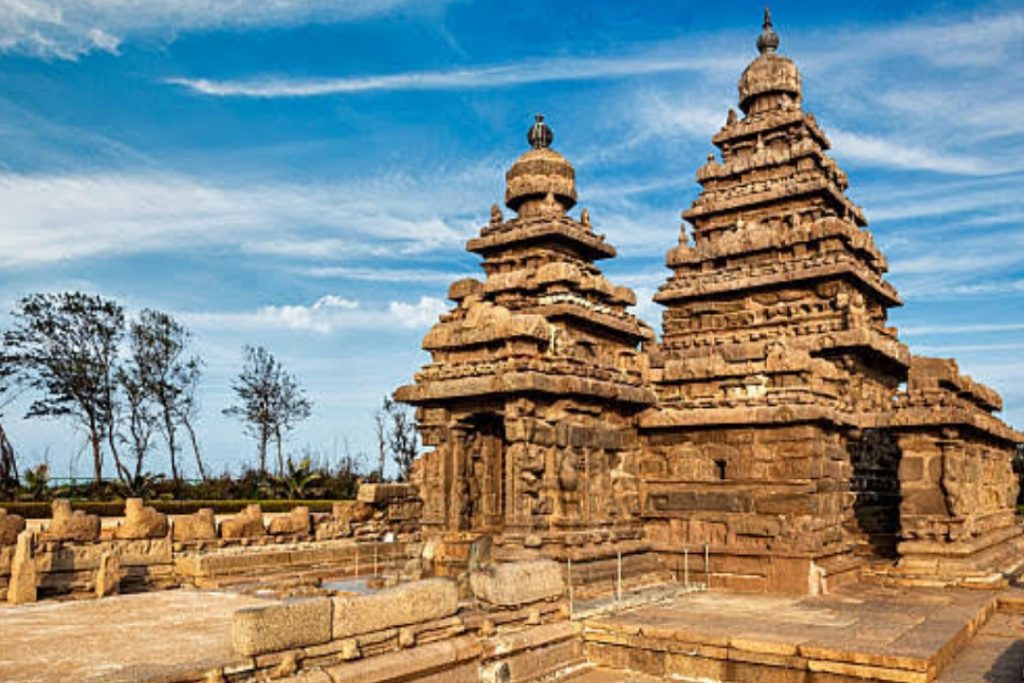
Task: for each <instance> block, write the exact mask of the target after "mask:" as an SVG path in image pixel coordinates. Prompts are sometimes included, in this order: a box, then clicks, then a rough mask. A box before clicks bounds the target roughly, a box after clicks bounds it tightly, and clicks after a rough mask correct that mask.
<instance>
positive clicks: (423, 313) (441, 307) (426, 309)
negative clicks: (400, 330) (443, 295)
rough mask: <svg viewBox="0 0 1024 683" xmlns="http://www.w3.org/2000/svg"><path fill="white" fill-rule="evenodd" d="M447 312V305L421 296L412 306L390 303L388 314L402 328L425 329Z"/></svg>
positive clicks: (432, 298)
mask: <svg viewBox="0 0 1024 683" xmlns="http://www.w3.org/2000/svg"><path fill="white" fill-rule="evenodd" d="M447 310H448V306H447V304H445V302H444V301H442V300H441V299H438V298H436V297H432V296H421V297H420V300H419V301H417V302H416V303H414V304H407V303H404V302H401V301H392V302H391V303H390V304H389V305H388V312H389V313H390V314H391V315H392V316H393V317H394V318H395V319H396V320H397V321H398V322H399V324H400V325H402V327H411V328H416V327H426V326H427V325H430V324H432V323H433V322H434V321H436V320H437V318H438V316H440V315H441V314H442V313H444V312H445V311H447Z"/></svg>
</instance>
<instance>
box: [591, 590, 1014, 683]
mask: <svg viewBox="0 0 1024 683" xmlns="http://www.w3.org/2000/svg"><path fill="white" fill-rule="evenodd" d="M1000 598H1001V596H1000V594H998V593H995V592H991V591H970V590H959V591H957V590H939V589H934V590H924V589H915V590H913V591H907V590H902V589H894V588H884V587H878V586H865V585H855V586H850V587H848V588H845V589H843V590H840V591H838V592H837V593H835V594H832V595H828V596H814V597H794V598H788V597H773V596H763V595H738V594H730V593H717V592H711V593H704V594H693V595H689V596H683V597H680V598H677V599H674V600H672V601H669V602H665V603H661V604H656V605H648V606H644V607H640V608H637V609H633V610H628V611H624V612H620V613H617V614H614V615H609V616H602V617H594V618H591V619H588V620H586V622H585V630H584V639H585V641H586V646H585V650H586V654H587V658H588V660H589V661H590V662H592V663H593V664H596V665H598V666H604V667H608V668H612V669H618V670H620V671H635V672H638V673H642V674H646V675H650V676H658V677H664V678H665V679H666V680H668V679H671V680H679V679H682V680H711V681H730V682H733V681H738V682H745V681H771V682H772V683H791V682H792V683H797V682H799V683H805V682H808V681H813V682H814V683H863V682H864V681H893V682H900V683H929V682H930V681H935V680H936V679H937V678H938V677H939V676H941V678H938V680H940V681H943V682H944V683H945V682H946V681H950V682H951V681H956V682H957V683H974V682H975V681H977V682H978V683H981V682H985V683H1002V682H1003V681H1004V680H1007V681H1009V680H1012V681H1014V682H1015V683H1016V682H1017V681H1019V680H1020V675H1021V667H1020V666H1019V665H1017V659H1019V658H1020V656H1019V655H1020V653H1019V652H1018V650H1019V649H1020V648H1019V646H1018V645H1016V644H1015V642H1016V641H1015V639H1014V638H1015V637H1016V638H1019V637H1021V636H1022V635H1024V630H1022V628H1021V626H1022V621H1024V619H1022V617H1021V615H1020V614H1019V613H1017V612H1012V611H1004V612H1000V613H998V614H997V613H996V610H997V609H999V608H1002V609H1004V610H1010V609H1017V608H1018V603H1017V600H1016V598H1014V597H1012V596H1011V595H1009V594H1003V596H1002V598H1003V599H1002V600H1001V599H1000ZM992 629H996V630H995V631H993V632H992V633H990V632H989V631H990V630H992ZM1007 633H1014V634H1016V636H1015V637H1011V636H1008V635H1007ZM976 634H977V637H975V636H976ZM972 638H973V640H972ZM965 646H966V647H965ZM997 650H998V651H997ZM958 655H960V657H959V658H958ZM1011 660H1012V661H1011ZM958 671H959V672H960V673H956V672H958ZM1000 671H1013V677H1011V678H1000V677H993V676H996V675H997V674H998V673H999V672H1000ZM968 672H969V673H968ZM623 675H627V674H623ZM628 675H633V674H628ZM950 675H952V676H953V677H952V678H950V677H949V676H950ZM595 680H598V679H595Z"/></svg>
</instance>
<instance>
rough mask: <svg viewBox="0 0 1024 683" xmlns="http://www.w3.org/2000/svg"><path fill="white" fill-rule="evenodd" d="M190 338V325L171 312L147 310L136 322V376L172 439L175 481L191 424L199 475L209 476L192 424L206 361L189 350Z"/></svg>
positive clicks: (167, 438) (169, 444) (169, 443)
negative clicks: (182, 438)
mask: <svg viewBox="0 0 1024 683" xmlns="http://www.w3.org/2000/svg"><path fill="white" fill-rule="evenodd" d="M190 341H191V334H189V332H188V330H187V329H185V327H184V326H183V325H181V323H179V322H178V321H176V320H175V319H174V318H173V317H171V316H170V315H168V314H167V313H162V312H160V311H154V310H151V309H145V310H143V311H142V312H141V313H139V317H138V319H137V320H135V321H133V322H132V324H131V329H130V343H131V359H132V366H133V368H134V372H135V376H134V379H135V380H136V381H137V382H138V383H139V385H140V387H141V390H142V392H143V398H144V399H150V400H152V402H153V403H154V404H155V405H156V406H157V411H156V412H157V413H158V416H159V428H160V431H161V433H162V434H163V437H164V440H165V441H166V443H167V452H168V455H169V457H170V465H171V477H172V478H173V479H174V480H175V481H178V480H179V479H180V478H181V471H180V469H181V468H180V462H179V458H178V454H179V451H180V450H181V447H180V445H179V441H178V427H179V426H183V427H185V429H186V431H187V432H188V433H189V436H190V438H191V441H192V451H193V454H194V455H195V460H196V469H197V470H198V471H199V476H200V477H202V478H203V479H206V469H205V467H204V466H203V459H202V457H201V455H200V453H199V444H198V440H197V439H196V436H195V430H194V429H193V426H192V425H193V419H194V417H195V412H196V388H197V387H198V385H199V379H200V376H201V375H202V360H201V359H200V358H199V357H198V356H195V355H191V354H189V353H188V346H189V343H190Z"/></svg>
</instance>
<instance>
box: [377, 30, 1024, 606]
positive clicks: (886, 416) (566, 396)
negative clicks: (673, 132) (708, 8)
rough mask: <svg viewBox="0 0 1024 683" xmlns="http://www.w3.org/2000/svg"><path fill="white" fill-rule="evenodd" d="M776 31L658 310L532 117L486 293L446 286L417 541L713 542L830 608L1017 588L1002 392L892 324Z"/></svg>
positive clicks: (721, 575)
mask: <svg viewBox="0 0 1024 683" xmlns="http://www.w3.org/2000/svg"><path fill="white" fill-rule="evenodd" d="M778 45H779V37H778V35H777V34H776V33H775V31H774V30H773V29H772V25H771V21H770V17H768V16H766V19H765V24H764V31H763V32H762V33H761V35H760V37H759V38H758V40H757V47H758V51H759V53H760V54H759V56H758V57H757V58H756V59H755V60H754V61H753V62H752V63H751V64H750V65H749V66H748V67H747V69H746V70H745V71H744V72H743V75H742V77H741V78H740V82H739V108H740V111H741V112H742V113H741V114H737V113H736V112H735V111H732V110H730V111H729V112H728V116H727V118H726V123H725V125H724V127H723V128H722V129H721V130H720V131H719V132H718V133H717V134H716V135H715V136H714V137H713V138H712V142H713V143H714V145H715V146H716V147H717V148H718V150H719V152H720V156H715V155H710V156H709V157H708V160H707V162H706V163H705V164H704V165H703V166H702V167H701V168H700V169H699V170H698V172H697V180H698V181H699V183H700V184H701V186H702V191H701V194H700V196H699V197H698V198H697V200H696V201H695V202H694V203H693V205H692V206H691V207H690V208H689V209H688V210H687V211H685V212H684V214H683V217H684V218H685V219H686V221H687V222H688V223H689V224H690V226H692V230H689V231H688V230H687V229H685V228H684V230H683V231H682V233H681V235H680V238H679V244H678V246H676V247H675V248H673V249H672V250H671V251H669V253H668V257H667V265H668V267H669V268H670V269H671V271H672V275H671V277H670V278H669V279H668V280H667V281H666V282H665V283H664V284H663V285H662V286H661V288H660V289H659V291H658V293H657V294H656V296H655V301H657V302H658V303H660V304H662V305H663V306H664V307H665V311H664V314H663V337H662V339H661V342H660V343H658V342H656V340H655V337H654V334H653V332H652V331H651V329H650V328H649V327H648V326H647V325H645V324H644V323H643V322H642V321H640V320H639V319H637V318H636V317H634V316H633V315H632V314H630V313H629V311H628V310H627V309H628V307H629V306H631V305H633V304H635V295H634V294H633V292H631V291H630V290H629V289H626V288H625V287H619V286H615V285H613V284H612V283H610V282H609V281H608V280H607V279H606V278H605V277H604V276H603V275H602V274H601V272H600V270H599V269H598V268H597V267H596V265H595V263H596V262H597V261H598V260H600V259H605V258H611V257H614V256H615V250H614V248H613V247H612V246H611V245H609V244H607V243H606V242H605V240H604V237H603V236H601V235H600V234H598V233H596V232H595V231H594V229H593V227H592V226H591V220H590V215H589V212H588V211H587V210H586V209H583V210H582V211H581V212H580V217H579V218H578V219H576V218H573V217H571V216H570V215H569V213H568V212H569V211H570V209H572V208H573V206H574V205H575V204H576V188H575V177H574V176H575V174H574V170H573V167H572V166H571V165H570V163H569V162H568V161H567V160H566V159H565V158H564V157H563V156H562V155H560V154H559V153H557V152H555V151H554V150H553V149H551V147H550V145H551V143H552V140H553V135H552V132H551V130H550V129H549V128H548V126H547V125H546V124H545V123H544V121H543V118H542V117H539V116H538V117H537V121H536V123H535V124H534V125H533V127H532V128H531V129H530V131H529V135H528V139H529V143H530V146H531V149H530V150H529V151H527V152H526V153H525V154H523V155H522V156H521V157H520V158H519V159H517V160H516V161H515V163H514V164H513V165H512V167H511V168H510V169H509V171H508V173H507V176H506V180H507V187H506V193H505V204H506V206H507V207H508V208H509V209H511V210H512V211H513V212H514V215H513V216H511V217H509V218H506V217H504V216H503V215H502V212H501V210H500V209H499V208H498V207H497V206H494V207H492V209H491V220H490V223H489V224H488V225H487V226H485V227H483V228H482V229H481V231H480V235H479V237H476V238H474V239H471V240H470V241H469V243H468V245H467V247H468V249H469V250H470V251H472V252H474V253H477V254H479V255H480V256H481V257H482V258H483V269H484V273H485V278H484V279H483V281H480V280H475V279H467V280H460V281H458V282H456V283H454V284H453V285H452V286H451V288H450V290H449V298H450V299H451V300H452V301H453V302H455V307H454V309H453V310H452V311H450V312H449V313H446V314H445V315H443V316H442V318H441V320H440V322H438V323H437V324H436V325H435V326H434V328H433V329H432V330H431V331H430V332H429V333H428V334H427V336H426V338H425V340H424V342H423V347H424V349H426V350H427V351H429V352H430V354H431V362H430V364H429V365H427V366H426V367H425V368H424V369H423V370H422V371H421V372H420V373H418V374H417V376H416V381H415V384H413V385H410V386H406V387H402V388H401V389H399V391H398V392H397V394H396V396H397V398H398V399H399V400H402V401H405V402H407V403H411V404H414V405H416V406H417V407H418V418H419V422H420V427H421V433H422V437H423V441H424V444H425V445H427V446H428V447H432V448H433V450H432V451H430V452H428V453H427V454H426V455H424V456H423V457H422V458H421V459H420V460H419V461H418V462H417V464H416V468H415V472H414V480H415V481H416V482H417V483H418V484H419V486H420V492H421V496H422V497H423V500H424V508H423V518H422V523H423V528H424V531H425V533H427V534H428V535H430V534H434V535H436V536H438V537H439V538H446V539H448V540H451V541H456V540H457V539H463V540H471V539H473V538H476V537H478V536H480V535H489V536H491V537H492V538H493V539H494V540H495V543H496V544H497V545H498V546H499V551H500V552H501V553H504V554H505V555H506V556H509V557H517V556H522V555H532V554H539V555H544V556H550V557H556V558H562V557H566V556H567V553H568V549H569V548H570V547H572V548H573V549H574V550H573V555H572V557H574V558H576V559H583V560H600V558H602V557H608V556H609V555H611V554H615V553H622V552H624V551H625V552H628V553H637V552H641V551H643V552H645V553H649V554H654V555H656V556H658V557H659V558H661V559H662V560H663V561H666V562H667V564H668V565H671V564H673V563H674V562H675V560H673V559H671V558H672V557H673V556H674V555H677V554H678V553H680V552H682V551H683V550H684V549H688V550H689V551H690V552H693V551H696V550H698V549H700V550H701V551H703V550H704V549H705V548H706V552H707V556H708V563H709V578H710V580H711V583H712V585H720V586H726V587H731V588H736V589H740V590H751V591H759V592H783V593H804V592H809V593H818V592H823V591H826V590H828V589H829V588H832V587H835V586H837V585H839V584H841V583H844V582H846V581H850V580H856V579H857V578H858V577H860V576H862V575H871V576H875V577H877V578H879V580H881V581H887V582H892V581H907V582H921V581H931V582H933V583H934V582H937V583H981V584H985V583H991V582H997V581H1001V580H1005V579H1006V577H1008V576H1010V575H1012V574H1014V573H1016V571H1017V569H1018V567H1017V566H1016V564H1018V563H1019V562H1020V561H1021V560H1020V558H1021V550H1022V548H1024V537H1022V527H1021V525H1020V522H1019V520H1018V518H1017V517H1016V515H1015V503H1016V497H1017V483H1016V478H1015V476H1014V474H1013V472H1012V471H1011V460H1012V455H1013V451H1014V448H1015V444H1017V443H1020V442H1021V441H1022V440H1024V436H1022V435H1021V434H1019V433H1018V432H1015V431H1014V430H1012V429H1011V428H1009V427H1008V426H1007V425H1005V424H1004V423H1003V422H1001V421H1000V420H999V419H998V418H997V417H995V416H993V415H992V413H993V411H996V410H998V409H1000V408H1001V403H1000V399H999V397H998V396H997V395H996V394H995V393H994V392H993V391H992V390H990V389H988V388H986V387H983V386H981V385H979V384H977V383H976V382H973V381H972V380H970V379H969V378H967V377H964V376H961V375H960V374H959V372H958V370H957V367H956V365H955V363H953V362H952V361H947V360H937V359H926V358H919V357H916V356H914V357H912V356H911V354H910V352H909V351H908V349H907V347H906V346H905V345H904V344H903V343H902V342H901V341H900V340H899V337H898V334H897V330H896V329H895V328H893V327H889V326H887V312H888V309H890V308H892V307H895V306H899V305H901V301H900V298H899V295H898V294H897V292H896V291H895V289H894V288H893V287H892V286H891V285H890V284H889V283H887V282H886V281H885V279H884V274H885V272H886V270H887V264H886V260H885V257H884V256H883V255H882V254H881V252H880V251H879V250H878V248H877V247H876V246H875V244H874V241H873V239H872V236H871V233H870V232H868V231H867V229H866V226H867V220H866V218H865V216H864V213H863V212H862V211H861V209H860V208H859V207H857V206H856V205H855V204H854V203H853V202H851V201H850V199H848V198H847V197H846V195H845V191H846V189H847V185H848V181H847V177H846V174H845V173H844V172H843V171H842V170H841V169H840V168H839V167H838V165H837V164H836V162H835V161H834V160H832V159H831V158H830V157H829V156H828V154H827V151H828V149H829V141H828V138H827V137H826V136H825V134H824V132H822V130H821V129H820V128H819V126H818V124H817V122H816V121H815V118H814V116H813V115H811V114H809V113H807V112H805V111H804V110H803V108H802V88H801V78H800V72H799V71H798V69H797V67H796V65H795V64H794V63H793V62H792V61H791V60H790V59H788V58H786V57H784V56H782V55H780V54H778V52H777V48H778Z"/></svg>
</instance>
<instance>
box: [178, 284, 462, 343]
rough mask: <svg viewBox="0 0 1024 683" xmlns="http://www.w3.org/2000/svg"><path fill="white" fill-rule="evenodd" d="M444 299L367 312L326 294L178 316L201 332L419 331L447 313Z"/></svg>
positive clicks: (425, 299) (391, 305)
mask: <svg viewBox="0 0 1024 683" xmlns="http://www.w3.org/2000/svg"><path fill="white" fill-rule="evenodd" d="M447 308H448V307H447V305H446V304H445V302H444V301H442V300H441V299H438V298H435V297H429V296H423V297H420V299H419V301H417V302H414V303H407V302H404V301H392V302H390V303H389V304H388V306H387V308H385V309H372V310H368V309H364V308H363V307H362V306H361V305H360V304H359V302H357V301H354V300H352V299H348V298H346V297H343V296H339V295H336V294H327V295H324V296H322V297H320V298H319V299H317V300H316V301H315V302H313V303H312V304H310V305H304V304H289V305H283V306H263V307H261V308H258V309H256V310H255V311H218V312H183V313H178V314H177V316H178V317H179V318H180V319H181V320H182V321H183V322H185V323H186V324H188V325H193V326H195V327H197V328H202V329H228V330H238V329H249V330H287V331H292V332H313V333H316V334H322V335H326V334H331V333H333V332H337V331H339V330H352V329H375V330H396V329H419V328H423V327H428V326H429V325H432V324H433V323H434V322H436V321H437V318H438V316H440V315H441V314H442V313H444V312H445V311H446V310H447Z"/></svg>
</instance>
